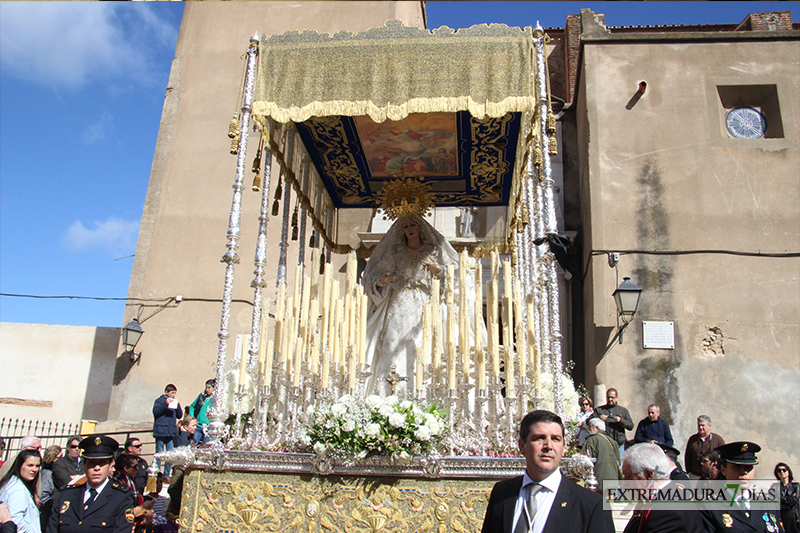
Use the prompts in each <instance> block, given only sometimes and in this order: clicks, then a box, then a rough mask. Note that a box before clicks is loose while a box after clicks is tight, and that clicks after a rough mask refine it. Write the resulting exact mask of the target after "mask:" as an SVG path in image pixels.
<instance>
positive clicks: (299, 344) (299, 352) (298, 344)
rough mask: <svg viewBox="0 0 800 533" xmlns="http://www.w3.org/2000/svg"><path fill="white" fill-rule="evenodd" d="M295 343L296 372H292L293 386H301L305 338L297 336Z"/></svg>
mask: <svg viewBox="0 0 800 533" xmlns="http://www.w3.org/2000/svg"><path fill="white" fill-rule="evenodd" d="M294 345H295V350H294V374H292V386H293V387H299V386H300V376H301V375H302V373H303V338H302V337H297V338H296V339H295V343H294Z"/></svg>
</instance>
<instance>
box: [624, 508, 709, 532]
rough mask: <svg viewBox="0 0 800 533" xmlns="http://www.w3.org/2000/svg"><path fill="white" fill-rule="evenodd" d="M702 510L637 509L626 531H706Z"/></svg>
mask: <svg viewBox="0 0 800 533" xmlns="http://www.w3.org/2000/svg"><path fill="white" fill-rule="evenodd" d="M705 531H706V528H705V525H704V523H703V518H702V517H701V516H700V511H691V510H666V509H659V510H656V511H650V512H649V513H644V512H641V511H636V512H635V513H634V514H633V516H632V517H631V519H630V521H629V522H628V525H627V526H625V533H705Z"/></svg>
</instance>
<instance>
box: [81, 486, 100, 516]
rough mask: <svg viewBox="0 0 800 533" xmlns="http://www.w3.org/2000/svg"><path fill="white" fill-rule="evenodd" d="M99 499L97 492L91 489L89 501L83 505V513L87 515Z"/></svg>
mask: <svg viewBox="0 0 800 533" xmlns="http://www.w3.org/2000/svg"><path fill="white" fill-rule="evenodd" d="M96 498H97V491H96V490H94V489H89V499H88V500H86V502H85V503H84V504H83V512H84V513H85V512H86V511H87V510H88V509H89V507H91V506H92V503H94V500H95V499H96Z"/></svg>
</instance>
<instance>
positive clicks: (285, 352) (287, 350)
mask: <svg viewBox="0 0 800 533" xmlns="http://www.w3.org/2000/svg"><path fill="white" fill-rule="evenodd" d="M293 309H294V296H287V297H286V315H284V322H285V324H284V326H285V328H284V329H285V333H284V334H283V345H282V349H281V362H282V363H284V364H285V363H287V362H289V365H288V366H287V367H286V368H287V370H288V369H289V368H291V360H292V354H293V353H294V352H293V351H292V350H293V348H294V342H293V340H294V337H295V336H296V334H292V331H294V314H293V313H292V310H293Z"/></svg>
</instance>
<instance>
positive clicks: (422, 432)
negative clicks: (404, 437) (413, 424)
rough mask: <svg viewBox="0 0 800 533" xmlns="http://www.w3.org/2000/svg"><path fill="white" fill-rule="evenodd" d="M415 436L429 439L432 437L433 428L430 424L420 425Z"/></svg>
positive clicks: (420, 438) (423, 439)
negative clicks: (431, 428)
mask: <svg viewBox="0 0 800 533" xmlns="http://www.w3.org/2000/svg"><path fill="white" fill-rule="evenodd" d="M414 437H416V438H418V439H419V440H422V441H425V440H428V439H430V438H431V430H430V428H429V427H428V426H420V428H419V429H418V430H417V431H415V432H414Z"/></svg>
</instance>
